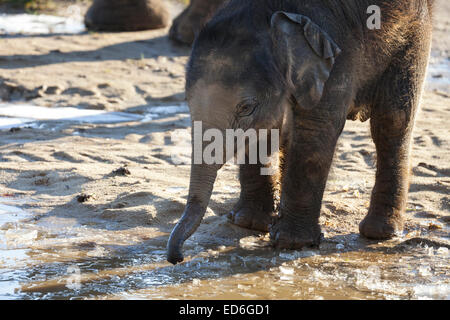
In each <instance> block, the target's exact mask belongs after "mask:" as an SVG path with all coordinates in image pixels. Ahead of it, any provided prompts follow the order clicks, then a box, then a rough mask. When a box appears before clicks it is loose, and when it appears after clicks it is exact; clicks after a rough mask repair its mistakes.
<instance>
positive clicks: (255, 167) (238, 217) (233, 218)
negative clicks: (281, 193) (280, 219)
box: [228, 164, 277, 232]
mask: <svg viewBox="0 0 450 320" xmlns="http://www.w3.org/2000/svg"><path fill="white" fill-rule="evenodd" d="M261 168H262V165H259V164H243V165H241V166H240V168H239V179H240V182H241V195H240V198H239V201H238V202H237V204H236V205H235V206H234V208H233V210H232V211H231V212H230V213H229V214H228V219H229V221H230V222H231V223H233V224H236V225H238V226H240V227H243V228H248V229H253V230H258V231H265V232H267V231H269V225H270V224H271V223H272V220H273V218H274V216H275V207H276V193H277V175H273V176H270V175H261Z"/></svg>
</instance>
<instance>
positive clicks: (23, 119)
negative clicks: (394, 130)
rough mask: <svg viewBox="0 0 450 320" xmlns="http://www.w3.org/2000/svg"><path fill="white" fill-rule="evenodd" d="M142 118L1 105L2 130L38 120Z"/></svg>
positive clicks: (101, 111) (84, 111) (101, 121)
mask: <svg viewBox="0 0 450 320" xmlns="http://www.w3.org/2000/svg"><path fill="white" fill-rule="evenodd" d="M142 118H143V117H142V116H141V115H137V114H132V113H125V112H108V111H103V110H89V109H78V108H73V107H64V108H46V107H40V106H34V105H27V104H11V103H0V129H8V128H11V127H14V126H16V127H17V126H24V125H27V124H30V123H32V122H34V121H36V120H38V121H42V120H53V121H54V120H59V121H75V122H86V123H117V122H127V121H139V120H142Z"/></svg>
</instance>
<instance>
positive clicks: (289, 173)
mask: <svg viewBox="0 0 450 320" xmlns="http://www.w3.org/2000/svg"><path fill="white" fill-rule="evenodd" d="M343 123H344V121H342V123H340V124H336V123H333V121H327V120H322V121H320V120H319V121H317V120H308V119H303V120H302V124H301V125H298V127H297V128H296V129H295V130H294V133H295V134H294V135H293V138H292V141H291V142H290V146H289V148H288V151H287V154H286V155H285V159H286V160H287V161H286V163H285V169H284V171H283V173H282V177H283V178H282V187H281V189H282V193H281V202H280V211H279V215H278V219H277V220H276V222H275V223H274V224H273V225H272V226H271V229H270V237H271V241H272V243H273V245H274V247H276V248H280V249H301V248H303V247H306V246H317V245H319V243H320V239H321V236H322V233H321V229H320V226H319V216H320V208H321V203H322V197H323V193H324V190H325V184H326V179H327V176H328V172H329V170H330V166H331V162H332V158H333V154H334V149H335V147H336V142H337V138H338V136H339V133H340V132H341V131H342V127H343Z"/></svg>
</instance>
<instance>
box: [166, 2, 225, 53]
mask: <svg viewBox="0 0 450 320" xmlns="http://www.w3.org/2000/svg"><path fill="white" fill-rule="evenodd" d="M226 1H228V0H191V3H190V4H189V6H188V7H187V8H186V9H185V10H184V11H183V12H181V13H180V15H179V16H178V17H176V18H175V19H174V20H173V23H172V27H171V28H170V31H169V38H170V39H171V40H173V41H175V42H178V43H182V44H186V45H189V46H190V45H191V44H192V43H193V42H194V39H195V37H196V35H197V34H198V33H199V32H200V30H201V29H202V28H203V26H204V25H205V24H206V23H207V22H208V20H209V19H210V18H211V17H212V16H213V15H214V13H215V12H216V11H217V9H218V8H219V7H220V6H221V5H222V4H224V3H225V2H226Z"/></svg>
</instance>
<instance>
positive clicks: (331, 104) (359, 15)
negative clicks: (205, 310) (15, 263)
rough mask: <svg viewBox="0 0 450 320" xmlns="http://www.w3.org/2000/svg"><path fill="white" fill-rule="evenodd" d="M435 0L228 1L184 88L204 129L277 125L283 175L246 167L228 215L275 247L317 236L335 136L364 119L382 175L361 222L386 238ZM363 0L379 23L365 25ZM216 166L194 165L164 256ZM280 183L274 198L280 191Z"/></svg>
mask: <svg viewBox="0 0 450 320" xmlns="http://www.w3.org/2000/svg"><path fill="white" fill-rule="evenodd" d="M432 2H433V1H431V0H389V1H388V0H373V1H372V0H370V1H369V0H347V1H345V2H344V1H338V0H316V1H311V0H297V1H295V0H285V1H278V0H258V1H256V0H231V1H230V2H229V3H228V5H227V6H226V7H224V8H223V9H221V10H219V12H218V13H217V14H216V15H215V17H213V19H212V20H211V21H210V22H209V23H208V24H207V25H206V26H205V28H204V29H203V30H202V31H201V32H200V34H199V36H198V38H197V39H196V41H195V43H194V46H193V51H192V55H191V59H190V62H189V66H188V72H187V83H186V92H187V99H188V103H189V106H190V110H191V117H192V121H202V122H203V127H204V129H207V128H215V129H219V130H221V131H222V132H224V131H225V130H226V129H228V128H230V129H236V128H242V129H244V130H246V129H248V128H255V129H261V128H265V129H279V130H280V131H281V148H280V154H279V156H280V159H281V166H280V168H279V174H277V175H274V176H273V177H267V176H261V175H260V174H258V173H259V168H260V165H241V167H240V182H241V195H240V199H239V201H238V203H237V205H236V206H235V207H234V208H233V210H232V212H231V213H230V214H229V219H230V222H232V223H235V224H237V225H239V226H242V227H246V228H252V229H257V230H261V231H267V230H268V231H270V236H271V240H272V243H273V245H274V246H275V247H276V248H285V249H298V248H302V247H304V246H315V245H318V244H319V241H320V238H321V230H320V226H319V215H320V208H321V202H322V197H323V192H324V189H325V184H326V179H327V176H328V172H329V168H330V166H331V161H332V158H333V154H334V150H335V147H336V143H337V139H338V137H339V135H340V134H341V132H342V130H343V127H344V124H345V122H346V120H347V119H352V120H357V119H359V120H362V121H365V120H368V119H369V118H370V120H371V121H370V124H371V132H372V137H373V140H374V142H375V145H376V149H377V175H376V183H375V187H374V189H373V193H372V199H371V205H370V208H369V212H368V215H367V216H366V218H365V219H364V220H363V221H362V222H361V225H360V232H361V234H362V235H363V236H365V237H368V238H373V239H387V238H390V237H393V236H395V235H396V234H397V233H398V232H400V231H402V229H403V223H404V222H403V221H404V219H403V213H404V211H405V204H406V198H407V191H408V168H409V150H410V141H411V132H412V128H413V124H414V117H415V113H416V110H417V108H418V105H419V101H420V95H421V92H422V86H423V81H424V75H425V71H426V66H427V61H428V57H429V52H430V39H431V25H432V23H431V12H432ZM369 5H378V6H379V7H380V8H381V12H382V14H383V15H382V16H383V17H384V19H383V21H382V28H381V29H380V30H369V29H368V28H367V25H366V20H367V18H368V15H367V13H366V10H367V7H368V6H369ZM220 167H221V166H220V165H206V164H203V165H194V164H193V165H192V169H191V182H190V188H189V196H188V201H187V205H186V208H185V211H184V213H183V217H182V218H181V220H180V221H179V222H178V224H177V226H176V227H175V228H174V230H173V231H172V234H171V236H170V239H169V243H168V261H170V262H171V263H174V264H175V263H178V262H181V261H182V260H183V255H182V252H181V248H182V245H183V243H184V241H185V240H186V239H187V238H189V237H190V236H191V235H192V234H193V233H194V232H195V230H196V229H197V227H198V226H199V224H200V223H201V220H202V218H203V215H204V213H205V210H206V208H207V206H208V202H209V199H210V197H211V193H212V189H213V184H214V181H215V179H216V176H217V170H218V169H219V168H220ZM278 192H279V193H280V200H279V203H278V199H277V193H278Z"/></svg>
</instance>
